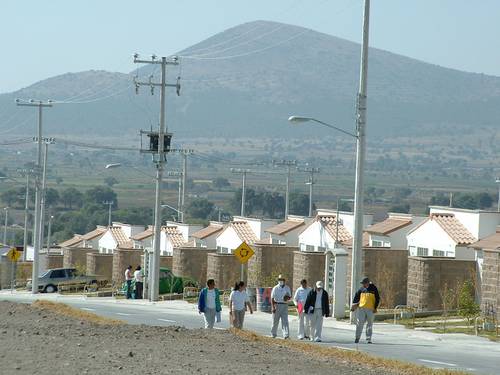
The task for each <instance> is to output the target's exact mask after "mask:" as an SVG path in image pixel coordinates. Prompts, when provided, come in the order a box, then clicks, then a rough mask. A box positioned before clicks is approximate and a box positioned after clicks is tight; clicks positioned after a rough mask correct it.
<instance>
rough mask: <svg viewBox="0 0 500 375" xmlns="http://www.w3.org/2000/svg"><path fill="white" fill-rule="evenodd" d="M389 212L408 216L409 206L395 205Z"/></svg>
mask: <svg viewBox="0 0 500 375" xmlns="http://www.w3.org/2000/svg"><path fill="white" fill-rule="evenodd" d="M389 212H397V213H400V214H409V213H410V205H409V204H408V203H402V204H396V205H394V206H392V207H390V208H389Z"/></svg>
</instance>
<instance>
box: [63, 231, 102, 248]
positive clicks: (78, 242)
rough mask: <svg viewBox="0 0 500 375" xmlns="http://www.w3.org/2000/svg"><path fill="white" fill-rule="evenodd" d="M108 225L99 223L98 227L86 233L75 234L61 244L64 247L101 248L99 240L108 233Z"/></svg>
mask: <svg viewBox="0 0 500 375" xmlns="http://www.w3.org/2000/svg"><path fill="white" fill-rule="evenodd" d="M106 230H107V227H104V226H101V225H98V226H97V228H96V229H94V230H93V231H90V232H88V233H85V234H75V235H74V236H73V237H72V238H70V239H69V240H66V241H64V242H61V243H60V244H59V246H60V247H61V248H63V247H88V248H91V249H98V248H99V240H100V239H101V237H102V236H103V235H104V233H106Z"/></svg>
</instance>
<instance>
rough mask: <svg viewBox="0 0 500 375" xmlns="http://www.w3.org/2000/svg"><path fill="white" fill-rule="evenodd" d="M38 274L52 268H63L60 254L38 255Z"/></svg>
mask: <svg viewBox="0 0 500 375" xmlns="http://www.w3.org/2000/svg"><path fill="white" fill-rule="evenodd" d="M39 260H40V263H39V264H40V265H39V274H40V275H42V274H43V273H44V272H45V271H47V270H50V269H52V268H62V266H63V256H62V255H60V254H47V253H40V254H39Z"/></svg>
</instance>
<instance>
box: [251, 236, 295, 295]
mask: <svg viewBox="0 0 500 375" xmlns="http://www.w3.org/2000/svg"><path fill="white" fill-rule="evenodd" d="M252 248H253V250H254V251H255V254H254V256H253V257H251V258H250V260H249V261H248V277H247V282H248V285H249V286H252V287H271V286H274V285H275V284H276V277H277V276H278V274H283V276H285V277H286V279H287V282H288V284H289V285H294V284H293V258H294V251H297V250H298V248H297V247H292V246H280V245H271V244H259V245H253V246H252Z"/></svg>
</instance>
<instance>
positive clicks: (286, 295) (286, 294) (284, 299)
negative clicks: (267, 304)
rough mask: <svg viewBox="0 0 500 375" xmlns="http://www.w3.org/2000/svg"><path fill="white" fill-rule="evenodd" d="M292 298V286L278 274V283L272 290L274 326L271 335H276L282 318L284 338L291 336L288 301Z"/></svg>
mask: <svg viewBox="0 0 500 375" xmlns="http://www.w3.org/2000/svg"><path fill="white" fill-rule="evenodd" d="M291 298H292V291H291V290H290V287H289V286H288V285H286V284H285V278H284V277H283V276H282V275H279V276H278V285H276V286H275V287H274V288H273V290H272V292H271V307H272V312H273V326H272V328H271V335H272V336H273V337H276V335H277V332H278V324H279V322H280V320H281V330H282V331H283V338H284V339H288V337H289V336H290V333H289V329H288V301H289V300H290V299H291Z"/></svg>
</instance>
